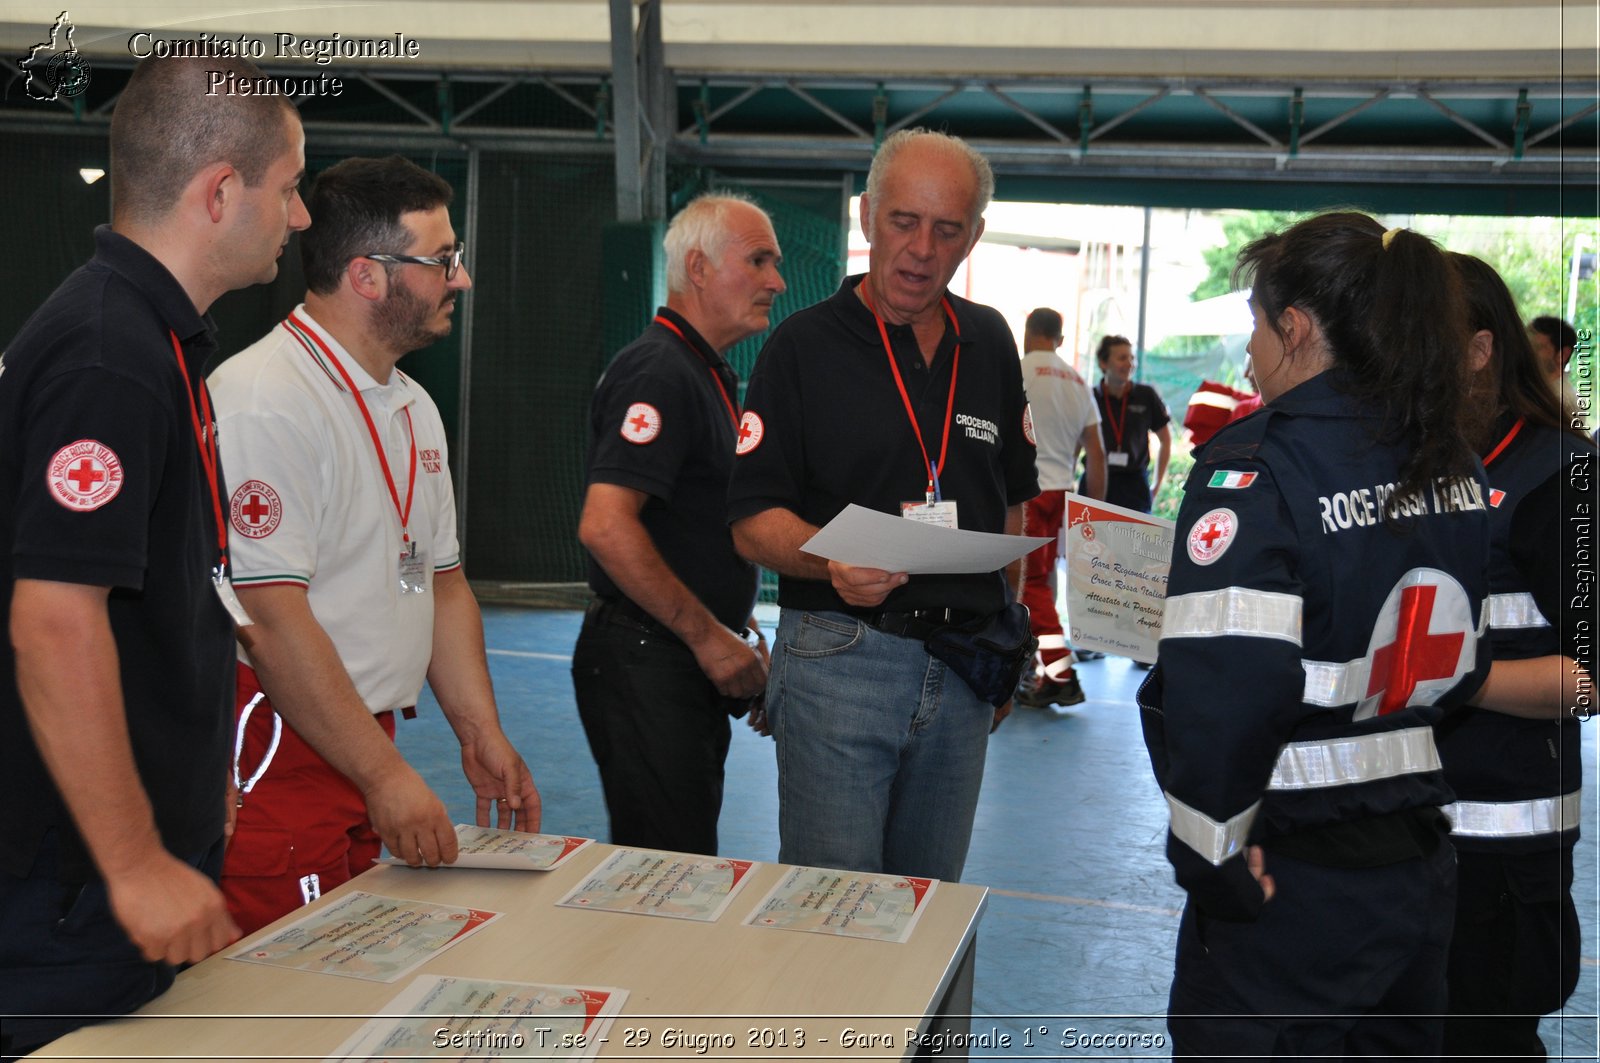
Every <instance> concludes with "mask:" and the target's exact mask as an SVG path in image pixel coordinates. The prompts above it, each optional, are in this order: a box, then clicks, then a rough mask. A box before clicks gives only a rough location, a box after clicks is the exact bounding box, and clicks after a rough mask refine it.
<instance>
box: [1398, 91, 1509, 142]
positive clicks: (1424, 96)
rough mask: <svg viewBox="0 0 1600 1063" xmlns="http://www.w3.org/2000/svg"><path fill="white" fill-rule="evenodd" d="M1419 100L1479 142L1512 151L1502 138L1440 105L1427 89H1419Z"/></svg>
mask: <svg viewBox="0 0 1600 1063" xmlns="http://www.w3.org/2000/svg"><path fill="white" fill-rule="evenodd" d="M1417 99H1419V100H1421V101H1422V102H1423V103H1426V104H1428V105H1429V106H1430V107H1432V108H1434V109H1435V110H1437V111H1438V112H1439V113H1440V114H1442V115H1444V116H1445V117H1446V118H1448V119H1450V121H1452V122H1454V123H1455V124H1456V125H1458V126H1460V127H1461V128H1462V129H1465V130H1466V131H1467V132H1469V133H1471V134H1472V135H1473V136H1475V137H1477V138H1478V139H1479V140H1482V141H1483V142H1484V143H1486V144H1488V145H1489V146H1490V147H1492V148H1499V149H1500V150H1501V151H1510V150H1511V146H1510V145H1509V144H1507V143H1506V142H1505V141H1503V140H1501V139H1500V138H1498V137H1496V136H1494V135H1493V134H1492V133H1489V132H1487V131H1485V130H1484V129H1483V128H1482V127H1480V126H1478V125H1477V124H1476V123H1474V122H1472V121H1471V120H1470V119H1468V118H1467V117H1466V116H1464V115H1461V114H1457V113H1456V112H1455V111H1452V110H1451V109H1450V108H1449V107H1446V106H1445V105H1444V104H1442V103H1440V102H1439V101H1438V100H1436V99H1434V98H1433V97H1432V96H1430V95H1429V94H1428V92H1427V90H1426V89H1418V90H1417Z"/></svg>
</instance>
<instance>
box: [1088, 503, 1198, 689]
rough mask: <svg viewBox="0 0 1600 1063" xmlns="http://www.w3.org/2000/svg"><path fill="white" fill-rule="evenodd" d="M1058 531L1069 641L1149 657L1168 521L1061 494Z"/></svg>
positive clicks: (1160, 601) (1163, 592) (1162, 604)
mask: <svg viewBox="0 0 1600 1063" xmlns="http://www.w3.org/2000/svg"><path fill="white" fill-rule="evenodd" d="M1063 535H1064V536H1065V539H1066V542H1065V543H1064V544H1063V546H1062V551H1061V552H1062V556H1064V557H1065V558H1066V561H1067V619H1068V621H1069V622H1070V623H1071V625H1072V632H1071V638H1072V644H1073V645H1074V646H1076V647H1078V648H1079V649H1088V650H1101V651H1103V652H1106V653H1114V654H1117V655H1118V656H1121V657H1132V658H1133V659H1134V660H1136V661H1143V662H1145V663H1153V662H1154V661H1155V659H1156V646H1157V644H1158V643H1159V642H1160V641H1161V618H1162V614H1163V613H1164V612H1165V610H1166V602H1167V572H1168V571H1169V570H1170V569H1171V567H1172V538H1173V523H1172V521H1170V520H1166V519H1165V518H1163V517H1153V516H1151V515H1150V514H1148V513H1140V512H1138V511H1137V510H1132V509H1125V508H1123V507H1122V506H1113V505H1110V504H1109V503H1106V502H1097V501H1095V500H1094V499H1092V498H1084V497H1082V496H1080V495H1075V494H1068V495H1067V518H1066V521H1065V531H1064V532H1063Z"/></svg>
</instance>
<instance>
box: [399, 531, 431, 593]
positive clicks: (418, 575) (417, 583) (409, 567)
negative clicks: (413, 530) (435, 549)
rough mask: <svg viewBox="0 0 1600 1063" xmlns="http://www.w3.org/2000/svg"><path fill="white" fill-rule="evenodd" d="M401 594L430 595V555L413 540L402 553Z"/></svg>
mask: <svg viewBox="0 0 1600 1063" xmlns="http://www.w3.org/2000/svg"><path fill="white" fill-rule="evenodd" d="M400 593H401V594H427V593H428V555H427V552H426V551H423V550H418V549H417V541H416V540H415V539H412V540H411V541H409V542H407V543H406V544H405V547H404V548H402V549H401V551H400Z"/></svg>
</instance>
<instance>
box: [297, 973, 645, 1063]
mask: <svg viewBox="0 0 1600 1063" xmlns="http://www.w3.org/2000/svg"><path fill="white" fill-rule="evenodd" d="M627 998H628V991H627V990H625V989H615V988H612V987H610V986H571V985H542V984H538V983H534V982H500V981H489V980H486V979H478V978H458V977H452V976H441V975H431V974H425V975H420V976H419V977H418V978H417V979H416V980H415V981H413V982H412V983H411V984H410V985H408V986H407V987H406V988H405V990H404V991H402V992H401V993H400V994H399V995H398V996H396V997H395V998H394V999H393V1000H391V1001H389V1003H388V1004H386V1005H385V1006H384V1008H383V1012H382V1014H381V1015H380V1017H378V1018H375V1019H373V1020H372V1021H371V1022H369V1023H367V1024H366V1025H365V1026H363V1027H361V1029H359V1030H357V1031H356V1032H355V1033H354V1034H353V1035H352V1036H351V1037H350V1039H349V1040H347V1041H346V1042H345V1043H344V1044H342V1045H340V1046H339V1048H338V1050H337V1051H336V1052H334V1054H333V1055H332V1056H330V1057H328V1058H330V1059H337V1060H346V1061H350V1060H362V1061H364V1063H380V1061H381V1063H388V1061H389V1060H400V1059H502V1058H507V1059H593V1058H594V1057H595V1055H597V1054H598V1053H599V1051H600V1046H601V1045H602V1044H604V1043H605V1041H606V1033H607V1031H608V1030H609V1029H610V1026H611V1022H612V1020H613V1019H614V1018H615V1017H616V1015H617V1013H618V1012H619V1011H621V1010H622V1002H623V1001H624V1000H626V999H627Z"/></svg>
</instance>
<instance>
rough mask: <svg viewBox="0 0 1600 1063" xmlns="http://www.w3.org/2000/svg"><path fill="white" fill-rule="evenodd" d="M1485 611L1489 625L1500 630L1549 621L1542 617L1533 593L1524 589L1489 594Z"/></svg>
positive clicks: (1547, 624)
mask: <svg viewBox="0 0 1600 1063" xmlns="http://www.w3.org/2000/svg"><path fill="white" fill-rule="evenodd" d="M1486 611H1487V612H1488V614H1489V626H1490V627H1492V628H1498V629H1500V630H1502V631H1504V630H1506V629H1507V628H1518V627H1549V626H1550V621H1548V620H1546V619H1545V618H1544V614H1543V613H1541V612H1540V611H1539V606H1538V605H1536V604H1535V603H1534V600H1533V595H1531V594H1528V593H1527V592H1526V591H1524V592H1523V593H1521V594H1491V595H1489V608H1488V609H1487V610H1486Z"/></svg>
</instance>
